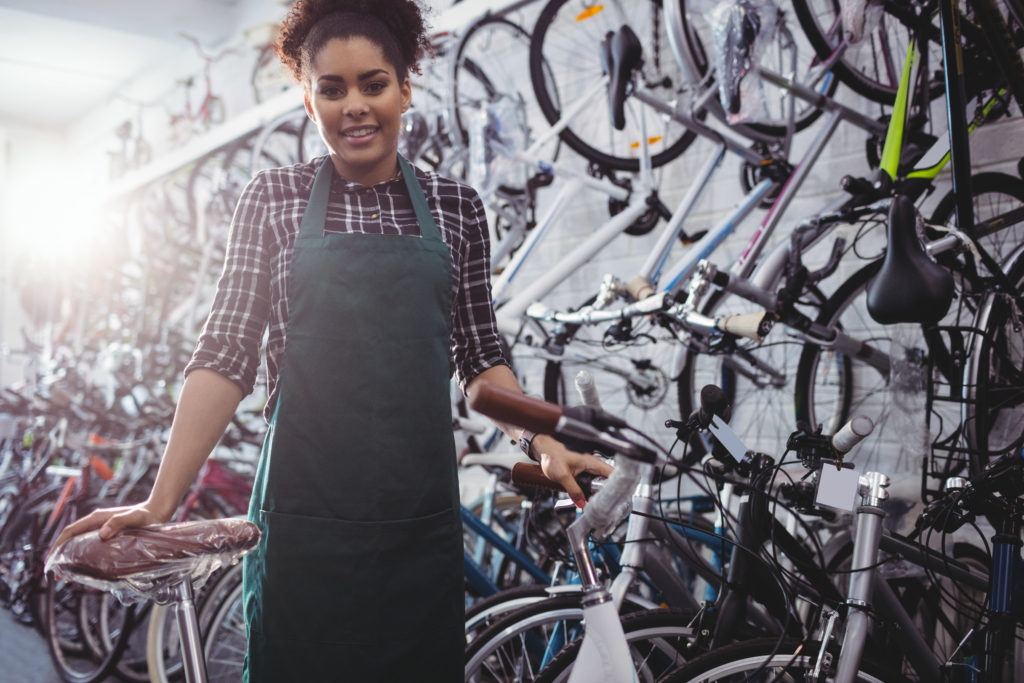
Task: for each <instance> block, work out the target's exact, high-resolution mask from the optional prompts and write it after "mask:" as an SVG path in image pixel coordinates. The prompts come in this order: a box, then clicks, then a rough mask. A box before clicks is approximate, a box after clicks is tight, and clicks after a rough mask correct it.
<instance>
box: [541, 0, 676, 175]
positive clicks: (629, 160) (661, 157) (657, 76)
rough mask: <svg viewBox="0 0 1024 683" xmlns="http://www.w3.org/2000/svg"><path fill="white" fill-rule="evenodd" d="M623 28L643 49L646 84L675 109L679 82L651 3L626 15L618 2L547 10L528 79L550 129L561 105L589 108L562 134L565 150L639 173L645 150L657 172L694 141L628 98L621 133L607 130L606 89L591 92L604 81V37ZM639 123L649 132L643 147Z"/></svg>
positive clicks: (568, 2) (579, 0)
mask: <svg viewBox="0 0 1024 683" xmlns="http://www.w3.org/2000/svg"><path fill="white" fill-rule="evenodd" d="M627 17H628V20H627ZM627 23H628V24H629V26H630V28H632V29H633V31H634V32H635V33H636V35H637V37H638V38H639V39H640V42H641V44H642V45H643V50H644V57H643V68H642V72H643V73H642V75H641V78H642V80H643V82H644V85H646V86H647V87H648V88H650V89H652V90H653V91H654V93H655V94H656V95H657V96H658V97H660V98H662V99H664V100H665V101H666V102H668V103H669V104H670V105H674V104H675V103H676V101H677V100H678V99H679V97H680V93H681V88H682V86H683V85H684V83H683V80H682V74H681V71H680V69H679V65H678V64H677V63H676V61H675V57H674V56H673V54H672V50H671V48H670V45H669V41H668V37H667V33H666V30H665V20H664V17H663V15H662V11H661V6H660V3H657V2H653V1H645V2H640V3H633V4H632V5H630V6H629V7H628V8H627V7H624V6H622V5H620V3H619V2H612V3H608V4H605V5H595V4H593V3H591V2H589V1H588V0H554V1H553V2H550V3H548V4H547V5H546V6H545V7H544V10H543V11H542V12H541V14H540V17H539V18H538V20H537V24H536V26H535V28H534V32H533V40H532V43H531V46H530V78H531V80H532V82H533V90H534V93H535V94H536V96H537V102H538V104H539V105H540V108H541V111H543V112H544V116H545V117H546V118H547V120H548V122H549V123H552V124H554V123H556V122H558V121H559V119H560V118H561V116H562V106H564V107H566V108H567V109H568V108H569V107H575V105H578V104H581V103H583V102H586V104H585V105H584V106H583V108H582V111H579V113H578V114H576V115H575V116H573V117H572V119H571V120H570V121H569V122H568V125H567V127H566V128H565V129H564V130H563V131H562V132H561V134H560V135H561V138H562V140H564V141H565V143H566V144H567V145H569V146H570V147H571V148H572V149H574V150H576V151H577V152H579V153H580V154H582V155H583V156H584V157H586V158H587V159H589V160H590V161H592V162H593V163H595V164H598V165H600V166H603V167H606V168H611V169H616V170H623V171H637V170H639V168H640V162H639V156H640V154H641V152H640V146H641V145H642V144H646V145H647V148H648V150H649V151H650V154H651V164H652V166H660V165H661V164H664V163H667V162H669V161H671V160H672V159H674V158H676V157H677V156H679V155H680V154H682V153H683V151H684V150H685V149H686V148H687V147H688V146H689V145H690V143H691V142H693V140H694V138H695V134H694V133H692V132H690V131H689V130H688V129H687V128H686V127H685V126H684V125H682V124H681V123H678V122H676V121H675V120H673V119H672V118H671V117H669V116H666V115H664V114H660V113H658V112H656V111H655V110H654V109H652V108H651V107H649V106H648V105H645V104H642V103H640V102H639V101H637V100H636V99H635V98H631V97H627V99H626V104H625V119H626V123H625V128H624V129H623V130H621V131H620V130H616V129H615V128H614V127H613V126H612V123H611V118H610V114H609V105H608V89H607V88H597V89H596V91H595V90H594V87H595V86H596V85H597V84H598V83H599V82H600V81H601V79H602V78H604V76H603V72H602V68H601V56H600V44H601V41H602V40H603V39H604V37H605V34H606V33H608V32H609V31H616V30H618V29H619V28H620V27H621V26H622V25H623V24H627ZM588 98H589V99H588ZM560 103H561V104H560ZM641 122H645V123H646V126H647V136H646V141H645V140H644V135H643V132H642V126H641Z"/></svg>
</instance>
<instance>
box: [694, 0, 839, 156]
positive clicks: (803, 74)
mask: <svg viewBox="0 0 1024 683" xmlns="http://www.w3.org/2000/svg"><path fill="white" fill-rule="evenodd" d="M695 4H696V3H694V2H693V1H692V0H691V1H690V2H689V3H687V4H686V7H684V12H683V15H682V16H683V21H684V22H685V25H684V26H683V27H682V35H683V36H684V38H685V41H686V45H685V47H686V49H687V50H688V51H689V53H690V55H691V56H692V58H693V62H694V64H695V65H696V66H697V68H698V69H699V70H700V72H701V77H702V78H703V79H705V81H706V82H709V83H710V80H709V79H710V78H711V75H710V72H711V70H712V69H713V65H712V63H711V60H710V58H709V54H710V52H711V51H712V50H714V32H715V30H716V29H715V28H714V27H713V26H712V25H711V24H709V23H708V21H707V18H706V16H705V14H704V13H702V12H701V11H700V9H699V8H697V7H694V5H695ZM814 57H815V54H814V51H813V49H812V48H811V47H810V46H809V45H807V44H806V42H805V41H804V40H803V37H802V36H799V35H796V34H794V33H793V32H792V31H791V30H790V29H789V27H788V26H787V24H786V22H784V21H780V22H779V23H778V26H777V27H776V30H775V34H774V35H773V36H772V37H771V39H770V40H768V41H766V43H765V49H764V53H763V54H762V55H761V56H760V59H759V61H758V64H759V65H760V66H762V67H764V68H765V69H767V70H770V71H772V72H774V73H777V74H779V75H783V76H791V77H792V78H793V79H794V80H795V81H796V82H797V83H799V84H801V85H803V86H806V87H808V88H810V89H811V90H814V91H816V92H818V93H820V94H822V95H825V96H826V97H832V96H833V95H834V94H835V92H836V88H837V86H838V80H837V79H836V78H835V77H834V76H833V75H832V74H830V73H824V72H821V71H820V69H819V68H818V62H817V61H816V60H815V59H814ZM716 78H717V76H716ZM743 81H744V82H745V83H746V85H745V86H744V92H745V93H747V95H748V96H749V97H753V98H754V99H755V102H756V103H757V105H758V106H757V109H756V110H753V109H752V110H751V111H750V113H749V115H748V119H749V120H743V121H742V125H741V126H740V128H739V130H741V131H742V129H743V127H746V128H749V129H751V130H753V131H755V132H756V133H760V134H762V135H766V136H770V137H778V138H781V137H783V136H784V135H785V134H786V126H787V123H788V116H789V108H790V105H791V104H792V105H793V107H794V122H793V123H794V127H795V129H796V130H798V131H800V130H803V129H805V128H807V127H808V126H810V125H811V124H812V123H814V122H815V121H816V120H817V119H818V117H819V116H821V114H822V110H821V109H818V108H817V107H816V106H814V105H813V104H810V103H808V102H805V101H803V100H801V99H799V98H796V99H793V97H792V96H791V95H789V93H788V92H787V91H785V90H784V89H782V88H779V87H777V86H775V85H772V84H771V83H768V82H767V81H764V80H763V79H760V78H759V77H758V76H757V75H756V74H747V75H746V76H745V77H744V79H743ZM714 87H716V88H717V87H718V86H717V85H716V86H714ZM755 114H756V115H755Z"/></svg>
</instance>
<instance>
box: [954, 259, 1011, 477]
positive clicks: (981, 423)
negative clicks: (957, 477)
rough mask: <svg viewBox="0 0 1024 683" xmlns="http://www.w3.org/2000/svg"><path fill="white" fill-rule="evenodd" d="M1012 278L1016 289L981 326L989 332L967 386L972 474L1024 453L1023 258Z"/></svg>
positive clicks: (992, 305) (996, 296)
mask: <svg viewBox="0 0 1024 683" xmlns="http://www.w3.org/2000/svg"><path fill="white" fill-rule="evenodd" d="M1008 274H1009V277H1010V280H1011V282H1013V284H1014V285H1015V286H1016V290H1015V291H1014V292H1013V293H1004V292H998V291H996V292H993V293H992V294H991V295H990V296H989V297H988V299H987V300H986V301H985V303H984V304H983V305H982V307H981V310H980V312H979V314H978V319H977V322H976V325H975V326H976V328H977V329H979V330H983V332H982V334H980V335H978V337H977V342H976V346H975V349H974V352H973V353H972V361H973V362H972V363H971V366H970V378H971V379H969V380H968V382H967V387H966V389H967V391H968V399H969V400H968V401H967V403H966V408H967V412H966V416H965V425H966V427H967V430H966V431H967V438H968V443H969V444H970V449H969V453H970V456H971V457H970V466H971V474H978V473H980V472H982V471H983V470H984V469H985V466H986V465H987V464H988V462H989V460H991V459H993V458H996V457H998V456H1000V455H1003V454H1005V453H1007V452H1009V451H1011V450H1020V447H1021V444H1022V443H1024V374H1022V369H1024V335H1021V331H1020V320H1021V319H1022V315H1024V312H1022V311H1021V309H1020V306H1019V303H1018V300H1017V299H1016V298H1015V297H1017V296H1020V292H1021V287H1024V258H1020V257H1018V258H1017V259H1016V261H1015V262H1014V264H1013V265H1012V267H1011V268H1009V269H1008ZM970 399H973V400H970Z"/></svg>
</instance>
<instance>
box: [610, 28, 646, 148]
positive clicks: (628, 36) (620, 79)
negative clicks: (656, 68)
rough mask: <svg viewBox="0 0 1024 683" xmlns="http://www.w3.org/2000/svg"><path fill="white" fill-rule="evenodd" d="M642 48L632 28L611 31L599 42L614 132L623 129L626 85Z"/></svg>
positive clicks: (641, 54) (637, 62) (641, 53)
mask: <svg viewBox="0 0 1024 683" xmlns="http://www.w3.org/2000/svg"><path fill="white" fill-rule="evenodd" d="M642 57H643V48H642V47H641V45H640V39H639V38H637V37H636V34H635V33H633V29H631V28H630V27H628V26H623V27H622V28H620V29H619V30H618V31H615V32H614V33H612V32H611V31H609V32H608V34H607V35H606V36H605V37H604V40H603V41H601V66H602V67H604V70H605V73H607V74H608V75H609V76H610V78H611V82H610V83H609V86H608V108H609V114H610V116H611V119H612V125H613V126H615V130H622V129H623V128H625V127H626V112H625V103H626V85H627V84H629V75H630V74H631V73H633V69H635V68H637V67H638V66H640V62H641V61H642Z"/></svg>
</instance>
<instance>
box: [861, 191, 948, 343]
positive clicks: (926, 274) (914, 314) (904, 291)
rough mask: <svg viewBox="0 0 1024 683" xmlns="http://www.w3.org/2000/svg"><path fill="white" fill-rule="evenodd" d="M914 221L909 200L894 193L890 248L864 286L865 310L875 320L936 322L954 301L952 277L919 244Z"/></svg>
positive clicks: (915, 216)
mask: <svg viewBox="0 0 1024 683" xmlns="http://www.w3.org/2000/svg"><path fill="white" fill-rule="evenodd" d="M916 220H917V214H916V211H915V209H914V205H913V203H912V202H911V201H910V199H909V198H908V197H904V196H897V197H896V198H895V199H894V200H893V202H892V206H891V207H890V208H889V224H888V226H887V232H888V236H889V247H888V248H887V249H886V251H885V258H884V259H883V260H882V267H881V269H880V270H879V271H878V274H877V275H876V276H875V278H874V279H873V280H872V281H871V282H870V283H868V288H867V297H868V300H867V306H868V313H869V314H870V315H871V317H872V319H874V321H875V322H877V323H881V324H883V325H891V324H894V323H936V322H938V321H939V320H941V319H942V317H943V316H944V315H946V311H948V310H949V305H950V304H951V303H952V302H953V276H952V274H951V273H950V272H949V271H948V270H946V269H945V268H943V267H942V266H940V265H939V264H937V263H935V262H934V261H932V260H931V258H930V257H929V256H928V254H927V253H926V252H925V250H924V248H923V247H922V246H921V243H920V241H918V238H917V230H916Z"/></svg>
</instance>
